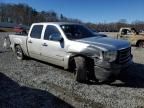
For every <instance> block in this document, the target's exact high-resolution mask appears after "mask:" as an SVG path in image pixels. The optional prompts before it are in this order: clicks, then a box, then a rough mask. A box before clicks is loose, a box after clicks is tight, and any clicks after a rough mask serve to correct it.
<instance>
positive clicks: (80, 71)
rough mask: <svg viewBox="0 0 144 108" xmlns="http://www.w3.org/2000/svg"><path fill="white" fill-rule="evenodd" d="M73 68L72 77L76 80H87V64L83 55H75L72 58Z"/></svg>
mask: <svg viewBox="0 0 144 108" xmlns="http://www.w3.org/2000/svg"><path fill="white" fill-rule="evenodd" d="M73 65H74V66H73V68H74V69H73V70H74V78H75V80H76V81H78V82H81V83H83V82H86V81H87V66H86V60H85V58H84V57H75V58H74V59H73Z"/></svg>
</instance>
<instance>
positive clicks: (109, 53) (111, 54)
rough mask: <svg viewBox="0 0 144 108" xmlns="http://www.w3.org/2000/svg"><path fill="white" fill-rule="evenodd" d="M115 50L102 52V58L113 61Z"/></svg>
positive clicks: (115, 55)
mask: <svg viewBox="0 0 144 108" xmlns="http://www.w3.org/2000/svg"><path fill="white" fill-rule="evenodd" d="M116 57H117V51H107V52H102V59H103V60H104V61H108V62H113V61H115V60H116Z"/></svg>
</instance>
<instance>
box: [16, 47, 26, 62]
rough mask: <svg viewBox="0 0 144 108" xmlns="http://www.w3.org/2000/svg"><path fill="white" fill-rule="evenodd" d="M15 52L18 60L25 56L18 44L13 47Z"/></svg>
mask: <svg viewBox="0 0 144 108" xmlns="http://www.w3.org/2000/svg"><path fill="white" fill-rule="evenodd" d="M15 53H16V57H17V59H18V60H23V59H24V58H25V56H24V53H23V51H22V48H21V46H20V45H17V46H16V47H15Z"/></svg>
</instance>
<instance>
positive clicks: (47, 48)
mask: <svg viewBox="0 0 144 108" xmlns="http://www.w3.org/2000/svg"><path fill="white" fill-rule="evenodd" d="M60 36H61V33H60V32H59V30H58V29H57V27H56V26H53V25H48V26H47V27H46V29H45V34H44V37H43V40H42V50H41V54H42V57H43V60H44V61H46V62H49V63H52V64H56V65H59V66H63V63H64V56H65V55H66V52H65V49H64V40H63V38H62V37H60ZM60 39H61V40H60Z"/></svg>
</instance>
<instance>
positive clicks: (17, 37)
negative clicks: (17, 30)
mask: <svg viewBox="0 0 144 108" xmlns="http://www.w3.org/2000/svg"><path fill="white" fill-rule="evenodd" d="M27 37H28V35H21V34H14V35H9V39H10V42H11V45H10V47H11V48H12V49H13V50H14V47H15V45H17V44H19V45H20V46H21V48H22V50H23V52H24V54H25V55H28V51H27Z"/></svg>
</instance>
